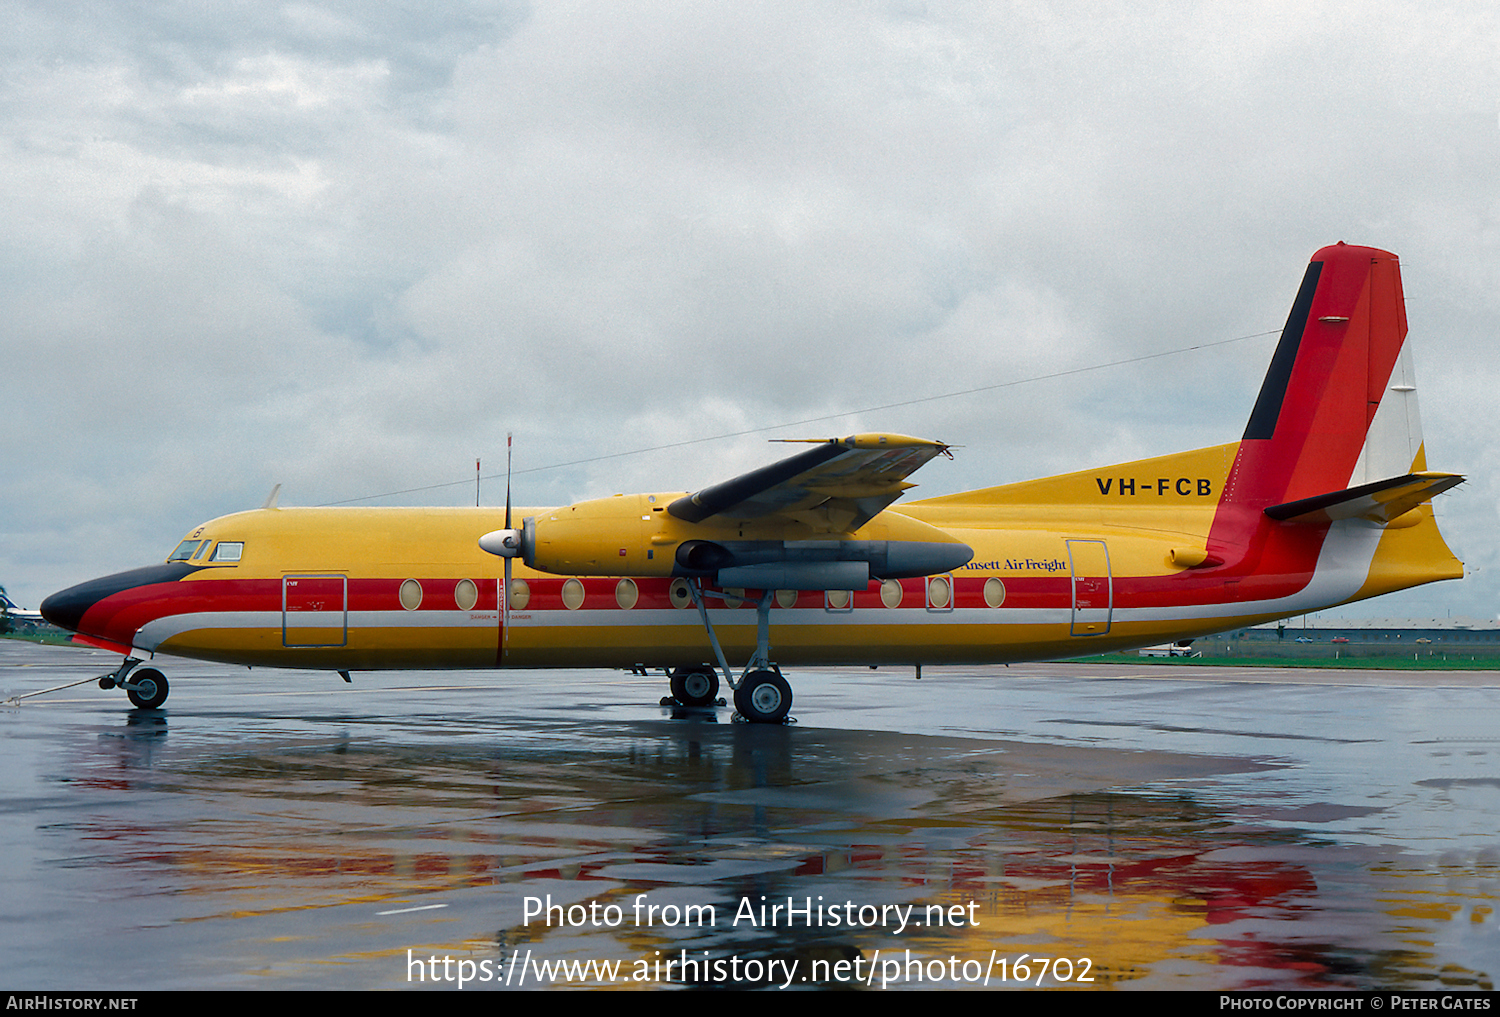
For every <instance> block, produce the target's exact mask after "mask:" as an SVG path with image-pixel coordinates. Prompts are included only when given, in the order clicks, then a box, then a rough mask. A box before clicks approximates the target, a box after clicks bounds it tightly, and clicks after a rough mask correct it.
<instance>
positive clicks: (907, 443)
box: [667, 434, 952, 533]
mask: <svg viewBox="0 0 1500 1017" xmlns="http://www.w3.org/2000/svg"><path fill="white" fill-rule="evenodd" d="M810 443H813V444H815V446H816V447H814V448H810V449H808V450H807V451H806V452H799V453H798V454H797V455H794V456H791V457H790V458H788V459H783V460H782V461H781V462H779V463H773V464H772V465H770V466H763V467H761V468H760V469H758V470H752V471H750V472H749V473H746V474H744V475H743V476H740V477H735V478H734V479H733V480H728V481H725V482H724V483H722V484H715V485H714V486H713V487H705V488H704V489H703V490H701V491H699V492H698V493H697V494H690V495H686V496H684V497H682V498H678V499H677V500H676V501H674V502H672V504H670V505H668V506H667V511H668V512H670V513H671V514H672V515H674V516H676V517H677V518H678V519H682V520H685V521H686V522H690V523H701V522H703V521H704V520H705V519H708V518H710V517H712V516H718V517H719V518H721V519H723V520H726V521H746V520H751V519H759V520H764V519H767V518H769V517H772V516H782V517H785V518H786V519H787V520H789V521H793V522H799V523H804V524H806V525H808V526H811V527H812V528H813V529H814V530H815V531H817V532H821V533H849V532H852V531H854V530H857V529H859V528H860V527H861V526H863V525H864V524H865V523H867V522H869V521H870V520H871V519H873V518H874V517H875V516H876V515H877V514H878V513H879V512H880V511H881V510H883V509H884V508H885V507H886V506H887V505H889V504H890V503H891V502H893V501H895V500H896V499H897V498H899V497H901V494H902V492H903V491H906V490H907V489H908V488H912V487H915V486H916V485H915V484H908V483H907V482H906V478H907V477H908V476H910V475H911V474H912V473H914V472H915V471H916V469H917V468H918V467H919V466H921V465H922V464H923V463H925V462H927V460H929V459H931V458H933V457H934V456H938V455H946V456H949V458H952V453H950V452H949V451H948V449H949V446H947V445H944V444H943V443H942V442H940V441H928V440H926V439H924V438H909V437H907V436H906V435H903V434H854V435H850V436H849V437H847V438H828V439H811V440H810Z"/></svg>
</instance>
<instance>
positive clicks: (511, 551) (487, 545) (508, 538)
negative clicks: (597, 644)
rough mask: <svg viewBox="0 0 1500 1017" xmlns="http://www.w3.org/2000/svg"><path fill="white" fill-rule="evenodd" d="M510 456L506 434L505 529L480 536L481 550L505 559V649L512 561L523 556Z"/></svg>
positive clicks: (502, 637)
mask: <svg viewBox="0 0 1500 1017" xmlns="http://www.w3.org/2000/svg"><path fill="white" fill-rule="evenodd" d="M510 457H511V436H510V435H509V434H506V436H505V529H503V530H491V531H490V532H489V533H486V534H485V535H484V536H482V537H480V538H479V547H480V550H483V551H488V552H489V553H490V554H493V555H498V556H499V557H501V558H504V559H505V585H504V586H503V587H502V588H501V591H500V618H501V620H500V641H501V646H502V648H503V649H508V648H509V644H510V576H511V562H512V561H514V560H515V559H516V558H519V557H520V556H521V531H520V530H515V529H512V528H511V525H510Z"/></svg>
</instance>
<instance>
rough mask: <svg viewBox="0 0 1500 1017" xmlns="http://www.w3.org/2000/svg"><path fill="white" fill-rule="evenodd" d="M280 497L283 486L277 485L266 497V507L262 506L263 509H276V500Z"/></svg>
mask: <svg viewBox="0 0 1500 1017" xmlns="http://www.w3.org/2000/svg"><path fill="white" fill-rule="evenodd" d="M279 497H281V485H280V484H277V485H276V486H275V487H273V488H271V493H270V494H268V495H266V503H265V504H264V505H262V506H261V508H263V509H273V508H275V507H276V499H277V498H279Z"/></svg>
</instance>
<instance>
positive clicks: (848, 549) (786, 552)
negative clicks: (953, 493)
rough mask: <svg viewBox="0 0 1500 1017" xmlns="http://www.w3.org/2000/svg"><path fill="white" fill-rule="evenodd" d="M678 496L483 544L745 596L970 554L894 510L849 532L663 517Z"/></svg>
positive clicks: (958, 560) (550, 568)
mask: <svg viewBox="0 0 1500 1017" xmlns="http://www.w3.org/2000/svg"><path fill="white" fill-rule="evenodd" d="M677 497H679V495H676V494H633V495H615V496H614V497H613V498H596V499H594V500H592V501H582V502H576V503H575V504H572V505H565V506H563V507H562V508H559V509H552V510H549V511H547V512H545V513H541V514H538V515H536V516H530V517H527V519H526V520H525V521H524V522H523V524H522V527H521V529H520V530H519V531H517V530H495V531H494V532H492V533H487V534H485V535H484V536H483V537H481V538H480V542H479V546H480V547H482V548H483V549H484V550H486V551H489V552H490V553H491V554H496V555H500V556H501V557H520V558H521V560H523V561H524V562H525V563H526V564H527V565H528V566H529V567H531V568H533V569H537V570H538V571H541V572H550V573H552V574H553V575H563V576H663V577H665V576H697V577H701V578H705V579H709V580H711V581H715V582H718V583H719V584H720V585H721V586H735V587H745V588H750V589H795V590H836V589H863V588H864V587H865V585H867V584H868V582H869V580H870V579H871V578H875V579H904V578H908V577H914V576H927V575H934V574H936V573H940V572H949V571H952V570H953V569H956V568H959V567H961V566H963V565H965V564H967V563H968V562H969V560H970V559H971V558H972V557H973V556H974V552H973V549H972V548H970V547H969V546H968V545H967V544H965V543H963V542H961V541H959V540H955V539H954V538H953V537H952V536H950V535H949V534H948V533H946V532H944V531H942V530H940V529H938V528H936V527H934V526H929V525H927V524H926V523H922V522H919V521H917V520H915V519H912V518H910V517H909V516H904V515H902V514H900V513H899V512H891V511H887V512H883V513H881V514H880V515H879V516H877V517H875V518H874V519H872V520H870V522H869V523H867V524H866V525H865V526H863V527H861V528H860V530H859V531H858V532H856V533H853V534H847V535H845V534H827V533H817V532H814V531H813V530H811V528H809V527H808V526H805V525H802V524H798V523H788V522H784V521H778V522H774V523H773V522H766V523H755V522H732V521H731V522H725V523H720V524H718V525H715V523H714V521H713V520H707V521H704V522H701V523H693V522H687V521H684V520H682V519H679V518H677V517H676V516H673V515H672V514H671V513H669V512H667V511H665V509H666V507H667V505H668V504H670V503H671V501H672V500H673V499H674V498H677Z"/></svg>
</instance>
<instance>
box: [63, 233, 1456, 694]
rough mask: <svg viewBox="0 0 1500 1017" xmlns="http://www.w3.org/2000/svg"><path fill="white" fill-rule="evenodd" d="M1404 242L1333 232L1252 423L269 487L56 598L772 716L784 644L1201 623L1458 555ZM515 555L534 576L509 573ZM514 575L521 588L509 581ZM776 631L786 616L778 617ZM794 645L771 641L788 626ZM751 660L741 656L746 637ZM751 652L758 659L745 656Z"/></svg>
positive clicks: (195, 642)
mask: <svg viewBox="0 0 1500 1017" xmlns="http://www.w3.org/2000/svg"><path fill="white" fill-rule="evenodd" d="M1406 331H1407V328H1406V311H1405V304H1404V298H1403V295H1402V289H1401V277H1400V267H1399V263H1398V261H1397V259H1396V257H1395V256H1394V255H1392V254H1389V253H1387V252H1385V251H1379V250H1375V249H1373V248H1368V247H1353V246H1348V245H1345V244H1338V245H1336V246H1332V247H1325V248H1324V249H1322V250H1321V251H1319V252H1318V253H1317V254H1316V255H1314V256H1313V259H1312V263H1311V264H1310V265H1309V267H1308V270H1307V274H1306V276H1305V277H1304V279H1303V282H1302V286H1301V289H1300V290H1299V291H1298V293H1297V297H1296V301H1295V303H1294V304H1293V306H1292V311H1291V315H1290V316H1289V317H1288V319H1287V323H1286V327H1285V329H1284V330H1283V332H1282V335H1281V341H1280V344H1279V345H1278V347H1277V349H1276V353H1275V355H1274V356H1273V358H1272V361H1271V367H1270V371H1269V373H1268V374H1267V375H1266V379H1265V382H1264V383H1263V385H1262V387H1261V390H1260V395H1259V397H1258V398H1257V399H1256V402H1255V407H1254V409H1253V411H1252V412H1251V415H1250V422H1249V425H1248V426H1247V427H1246V429H1245V433H1244V436H1243V437H1242V438H1241V439H1240V440H1239V441H1237V442H1231V443H1229V444H1227V445H1217V446H1214V447H1211V448H1205V449H1198V450H1196V451H1192V452H1184V453H1180V454H1177V455H1170V456H1162V457H1160V458H1156V459H1145V460H1141V461H1139V462H1133V463H1125V464H1121V465H1116V466H1107V467H1103V468H1101V469H1097V470H1088V471H1085V472H1082V473H1074V474H1068V475H1065V476H1060V477H1052V478H1050V479H1046V480H1033V481H1028V482H1025V483H1019V484H1009V485H1006V486H1003V487H992V488H987V489H984V490H978V491H970V492H967V493H964V494H955V495H948V496H945V497H940V498H930V499H927V500H925V501H910V502H903V503H902V505H901V507H900V508H899V509H895V508H891V507H890V506H891V505H892V503H893V502H895V501H896V500H897V499H898V498H900V497H901V495H902V493H903V491H904V490H906V489H907V488H909V487H911V486H913V485H911V484H910V483H908V482H907V481H906V477H908V476H909V475H910V474H911V473H912V472H913V471H914V470H916V469H917V468H918V467H920V466H922V465H923V464H924V463H926V462H927V461H928V460H930V459H932V458H934V457H936V456H939V455H942V454H945V453H947V452H948V446H946V445H944V444H943V443H942V442H937V441H928V440H923V439H918V438H909V437H905V436H902V435H895V434H856V435H852V436H850V437H846V438H837V439H832V438H831V439H827V440H820V441H817V442H815V443H813V444H812V447H811V448H808V449H806V450H804V451H802V452H799V453H798V454H796V455H793V456H791V457H790V458H787V459H784V460H782V461H781V462H778V463H775V464H773V465H770V466H766V467H763V468H761V469H758V470H754V471H752V472H750V473H747V474H745V475H744V476H741V477H737V478H735V479H733V480H730V481H727V482H725V483H721V484H717V485H714V486H712V487H706V488H704V489H702V490H700V491H698V492H696V493H687V492H657V493H648V494H633V495H616V496H615V497H613V498H602V499H597V500H592V501H584V502H579V503H576V504H573V505H566V506H563V507H561V508H553V509H527V510H522V511H521V512H520V513H519V514H520V515H521V516H522V518H523V521H522V524H521V526H520V527H519V528H513V527H512V522H511V515H512V514H511V510H510V507H509V504H508V502H509V498H508V497H507V507H506V509H505V512H504V514H503V515H502V514H501V513H500V512H499V511H498V510H496V509H485V508H472V509H423V508H406V509H401V508H389V509H387V508H295V509H294V508H285V509H282V508H276V507H274V498H273V499H272V500H271V501H268V503H267V507H266V508H262V509H260V510H256V511H251V512H241V513H238V514H235V515H230V516H225V517H223V518H220V519H215V520H213V521H212V522H208V523H205V524H203V525H202V526H199V527H197V528H196V529H194V530H193V531H192V532H190V533H189V534H188V535H187V536H186V538H185V539H184V540H183V541H182V542H181V543H180V544H179V545H178V546H177V549H176V550H174V551H173V552H172V553H171V555H170V556H169V557H168V558H167V560H166V562H165V563H164V564H160V565H153V566H149V567H146V568H141V569H136V570H134V571H130V572H123V573H120V574H118V575H113V576H108V577H106V578H103V579H95V580H93V581H91V582H86V583H83V584H81V585H78V586H74V587H72V588H71V589H67V590H64V591H62V592H61V593H57V594H54V595H53V596H51V597H49V598H47V600H46V601H45V602H44V603H43V604H42V614H43V615H44V616H45V617H46V618H47V619H48V620H50V621H52V622H54V623H56V624H58V625H61V626H64V627H66V628H68V629H71V630H73V631H74V632H76V633H77V637H76V638H78V639H80V640H82V641H85V642H88V643H91V644H93V645H96V646H102V647H106V648H109V649H111V650H114V651H117V652H119V653H122V654H124V655H125V660H124V661H123V663H122V664H121V665H120V667H119V668H117V669H116V670H115V671H112V672H111V673H109V674H107V675H105V676H103V677H102V678H101V679H100V684H101V685H102V686H103V687H105V688H110V687H113V686H120V687H123V688H124V689H125V690H126V691H127V692H128V693H129V696H130V699H131V700H132V702H134V703H135V704H136V705H137V706H141V707H157V706H160V705H161V704H162V702H163V701H164V700H165V699H166V696H167V681H166V678H165V677H164V676H163V675H162V674H161V672H160V671H159V670H157V669H155V668H138V665H139V664H141V663H142V662H143V661H145V660H147V659H149V658H151V657H152V656H153V655H154V654H156V653H158V652H160V653H171V654H176V655H178V656H183V657H195V658H199V659H204V660H214V661H223V662H228V663H235V664H249V665H257V666H283V667H298V668H326V669H328V670H330V671H337V672H339V673H340V674H342V675H343V676H344V678H345V680H346V681H347V680H348V678H349V672H350V671H351V670H374V669H394V668H488V667H512V668H548V667H611V668H647V667H659V668H663V669H669V670H670V681H671V690H672V693H673V695H674V696H675V697H676V698H677V700H678V701H679V702H681V703H683V704H685V705H704V704H708V703H711V702H713V701H714V699H715V697H716V695H717V693H718V689H719V677H720V676H721V675H722V677H723V678H724V680H725V681H726V682H727V683H728V684H729V685H730V687H731V688H732V689H733V690H734V704H735V708H736V709H737V710H738V712H739V713H740V714H741V715H742V716H743V717H744V718H745V719H747V720H750V721H754V722H777V721H781V720H782V719H783V718H785V717H786V715H787V711H788V709H789V708H790V706H791V702H792V693H791V688H790V686H789V685H788V684H787V682H786V680H785V679H784V678H783V676H782V674H781V670H780V666H779V665H780V664H801V665H814V666H815V665H834V664H869V665H915V666H917V667H919V668H920V666H921V665H923V664H944V663H954V664H988V663H1000V662H1011V661H1027V660H1041V659H1049V658H1056V657H1067V656H1076V655H1081V654H1095V653H1102V652H1105V651H1110V650H1117V649H1125V648H1133V647H1142V646H1150V645H1153V644H1160V643H1168V642H1179V641H1182V640H1188V639H1191V638H1193V637H1195V636H1201V635H1205V634H1208V633H1212V632H1217V631H1222V630H1224V629H1229V628H1236V627H1239V626H1245V625H1253V624H1257V623H1260V622H1264V621H1270V620H1273V619H1276V618H1283V617H1287V616H1290V615H1296V614H1303V613H1306V612H1309V611H1315V610H1319V609H1322V608H1327V607H1331V606H1334V605H1337V604H1343V603H1348V602H1350V601H1355V600H1362V599H1364V598H1366V597H1374V596H1378V595H1380V594H1383V593H1389V592H1391V591H1393V590H1400V589H1405V588H1407V587H1411V586H1417V585H1420V584H1422V583H1429V582H1434V581H1437V580H1440V579H1456V578H1459V577H1461V576H1462V575H1463V565H1462V563H1461V562H1459V561H1458V560H1457V559H1456V558H1455V557H1454V556H1453V553H1452V552H1451V551H1450V550H1449V549H1448V547H1447V546H1446V544H1444V542H1443V538H1442V536H1441V535H1440V534H1439V532H1438V528H1437V525H1436V523H1435V521H1434V519H1433V513H1432V508H1431V504H1430V502H1431V499H1432V498H1433V497H1434V496H1435V495H1437V494H1438V493H1440V492H1442V491H1445V490H1447V489H1448V488H1451V487H1453V486H1454V485H1456V484H1459V483H1461V482H1462V480H1463V478H1462V477H1461V476H1458V475H1455V474H1449V473H1433V472H1429V471H1428V469H1427V463H1426V455H1425V451H1424V449H1423V447H1422V432H1421V425H1420V422H1419V420H1418V417H1417V393H1416V386H1415V381H1414V376H1413V373H1412V368H1411V358H1410V356H1409V354H1408V352H1407V350H1406V349H1405V346H1404V340H1405V337H1406ZM512 572H514V575H512ZM502 590H504V591H506V595H505V597H504V598H503V601H502ZM773 637H774V638H773ZM773 645H774V654H773V650H772V648H773ZM731 660H732V661H736V662H739V665H740V666H739V667H738V668H735V667H731V665H730V661H731ZM736 674H738V678H736Z"/></svg>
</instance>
